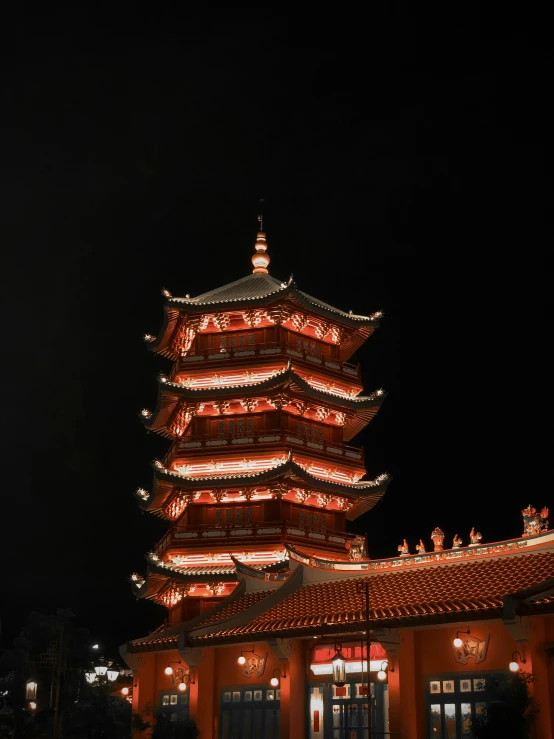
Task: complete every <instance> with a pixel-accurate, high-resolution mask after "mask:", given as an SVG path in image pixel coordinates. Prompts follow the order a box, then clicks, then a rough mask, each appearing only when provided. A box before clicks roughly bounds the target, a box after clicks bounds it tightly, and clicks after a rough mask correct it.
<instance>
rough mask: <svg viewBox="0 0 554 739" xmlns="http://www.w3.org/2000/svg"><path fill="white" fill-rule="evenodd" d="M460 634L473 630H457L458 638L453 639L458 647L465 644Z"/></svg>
mask: <svg viewBox="0 0 554 739" xmlns="http://www.w3.org/2000/svg"><path fill="white" fill-rule="evenodd" d="M459 634H471V631H470V630H469V629H468V630H467V631H457V632H456V638H455V639H454V641H453V644H454V646H455V647H456V649H459V648H460V647H461V646H463V641H462V640H461V639H460V637H459Z"/></svg>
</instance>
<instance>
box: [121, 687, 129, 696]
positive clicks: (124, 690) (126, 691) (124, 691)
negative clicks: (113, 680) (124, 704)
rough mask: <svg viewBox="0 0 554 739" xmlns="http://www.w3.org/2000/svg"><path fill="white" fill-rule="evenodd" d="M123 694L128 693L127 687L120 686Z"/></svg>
mask: <svg viewBox="0 0 554 739" xmlns="http://www.w3.org/2000/svg"><path fill="white" fill-rule="evenodd" d="M121 692H122V693H123V695H129V688H121Z"/></svg>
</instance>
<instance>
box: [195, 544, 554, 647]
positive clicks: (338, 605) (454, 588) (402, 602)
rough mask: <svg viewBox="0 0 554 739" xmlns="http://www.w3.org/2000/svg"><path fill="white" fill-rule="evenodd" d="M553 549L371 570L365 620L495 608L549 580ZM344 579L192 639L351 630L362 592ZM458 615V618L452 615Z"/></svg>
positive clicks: (438, 616)
mask: <svg viewBox="0 0 554 739" xmlns="http://www.w3.org/2000/svg"><path fill="white" fill-rule="evenodd" d="M553 572H554V552H541V553H535V554H521V555H520V554H514V555H507V556H503V557H498V558H494V559H486V560H481V561H473V562H470V563H463V564H458V563H456V564H449V565H441V566H434V567H420V568H414V569H413V570H407V571H406V570H405V571H403V572H391V573H384V574H375V575H372V576H370V577H369V578H367V579H368V580H369V582H370V598H371V609H370V610H371V614H370V617H371V620H372V621H373V622H377V623H379V622H381V623H383V622H389V623H395V624H396V625H402V622H404V623H405V625H408V624H409V623H410V622H411V621H413V620H414V619H420V620H421V619H422V620H426V619H429V618H432V619H433V620H446V619H448V618H449V617H451V618H454V619H455V618H456V617H457V615H458V614H459V615H460V616H465V617H466V618H467V617H468V616H469V617H471V614H472V613H473V614H474V617H477V615H481V616H482V615H484V614H485V613H486V612H491V611H493V610H494V611H500V609H501V608H502V606H503V598H504V597H505V596H507V595H510V594H513V593H516V592H518V591H521V590H523V589H526V588H530V587H532V586H535V585H538V584H540V583H542V582H545V581H548V580H550V578H551V577H552V573H553ZM365 579H366V578H358V577H356V578H354V577H349V578H345V579H341V580H333V581H330V582H320V583H314V584H309V585H304V586H303V587H301V588H300V589H299V590H297V591H296V592H294V593H292V594H291V595H289V596H288V597H286V598H285V599H284V600H282V601H281V602H279V603H277V604H275V605H274V606H273V607H272V608H270V609H269V610H268V611H267V612H266V613H263V614H261V615H260V616H258V617H257V618H255V619H254V620H253V621H252V622H250V623H248V624H245V625H243V626H238V627H235V628H229V629H223V630H219V631H217V632H214V633H212V634H210V635H205V636H203V637H197V638H198V639H203V640H205V639H212V640H214V641H219V640H225V639H230V640H233V639H237V638H240V637H242V636H245V637H246V636H248V635H254V634H257V635H262V634H267V633H272V634H277V633H283V632H301V633H302V632H304V633H305V632H306V631H307V630H309V629H312V630H317V629H319V630H321V629H322V628H327V627H333V628H334V629H335V630H336V628H337V626H340V627H341V628H352V626H353V625H354V624H357V627H358V628H359V625H360V622H363V620H364V618H365V614H364V597H365V596H364V595H363V594H359V593H358V592H357V589H356V586H357V583H358V582H363V581H364V580H365ZM458 617H459V616H458Z"/></svg>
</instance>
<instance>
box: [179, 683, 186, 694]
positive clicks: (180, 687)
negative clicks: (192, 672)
mask: <svg viewBox="0 0 554 739" xmlns="http://www.w3.org/2000/svg"><path fill="white" fill-rule="evenodd" d="M177 687H178V688H179V690H180V691H181V693H183V692H184V691H185V690H186V689H187V684H186V683H183V682H180V683H179V685H178V686H177Z"/></svg>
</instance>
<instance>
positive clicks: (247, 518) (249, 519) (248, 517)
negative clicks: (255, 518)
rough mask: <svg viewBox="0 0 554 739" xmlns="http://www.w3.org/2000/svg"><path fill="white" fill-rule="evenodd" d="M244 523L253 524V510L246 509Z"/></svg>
mask: <svg viewBox="0 0 554 739" xmlns="http://www.w3.org/2000/svg"><path fill="white" fill-rule="evenodd" d="M244 523H248V524H250V523H252V508H245V509H244Z"/></svg>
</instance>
